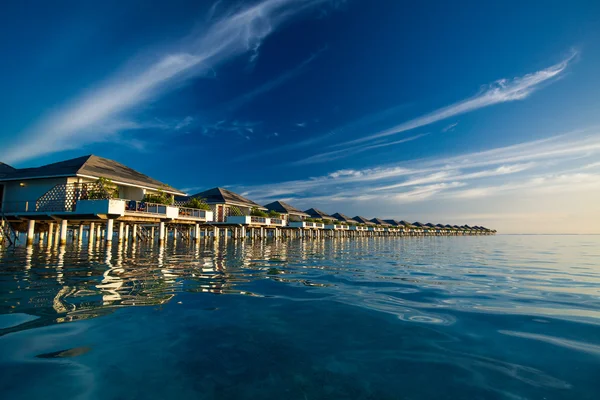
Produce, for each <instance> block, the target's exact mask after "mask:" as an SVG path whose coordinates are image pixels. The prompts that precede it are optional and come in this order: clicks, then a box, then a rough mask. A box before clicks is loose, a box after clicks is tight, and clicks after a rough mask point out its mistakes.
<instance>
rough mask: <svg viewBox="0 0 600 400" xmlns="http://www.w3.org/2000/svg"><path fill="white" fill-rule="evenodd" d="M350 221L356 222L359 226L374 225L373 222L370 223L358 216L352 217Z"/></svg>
mask: <svg viewBox="0 0 600 400" xmlns="http://www.w3.org/2000/svg"><path fill="white" fill-rule="evenodd" d="M352 219H353V220H355V221H356V222H358V223H359V224H365V225H375V223H374V222H371V221H369V220H368V219H366V218H365V217H361V216H360V215H357V216H356V217H354V218H352Z"/></svg>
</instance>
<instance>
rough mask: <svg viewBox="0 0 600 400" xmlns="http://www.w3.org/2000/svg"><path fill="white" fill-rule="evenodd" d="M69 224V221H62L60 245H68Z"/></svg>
mask: <svg viewBox="0 0 600 400" xmlns="http://www.w3.org/2000/svg"><path fill="white" fill-rule="evenodd" d="M67 224H68V221H67V220H66V219H63V220H62V221H60V245H61V246H64V245H65V244H67Z"/></svg>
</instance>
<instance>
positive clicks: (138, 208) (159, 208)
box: [120, 200, 179, 219]
mask: <svg viewBox="0 0 600 400" xmlns="http://www.w3.org/2000/svg"><path fill="white" fill-rule="evenodd" d="M120 201H122V202H124V204H125V215H145V216H152V217H165V218H170V219H176V218H177V217H178V216H179V209H178V208H177V207H173V206H167V205H164V204H156V203H146V202H144V201H135V200H120Z"/></svg>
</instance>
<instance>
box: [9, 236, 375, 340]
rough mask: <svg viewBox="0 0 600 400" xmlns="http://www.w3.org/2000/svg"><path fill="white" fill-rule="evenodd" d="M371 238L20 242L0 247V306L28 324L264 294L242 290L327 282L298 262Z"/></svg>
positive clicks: (314, 261)
mask: <svg viewBox="0 0 600 400" xmlns="http://www.w3.org/2000/svg"><path fill="white" fill-rule="evenodd" d="M382 240H385V239H382ZM361 242H364V243H362V244H361ZM376 242H377V240H373V239H365V240H358V241H357V240H356V239H354V240H349V239H339V240H332V241H328V242H324V241H319V240H315V241H302V240H298V241H238V242H234V241H229V242H223V241H202V242H200V243H198V244H192V245H189V244H187V243H176V244H173V243H170V244H168V245H166V246H160V245H158V244H156V243H141V244H140V243H135V242H133V243H130V244H129V245H128V246H126V245H123V244H119V245H118V246H112V247H111V246H109V247H106V246H105V245H104V244H102V243H100V242H97V243H96V244H95V245H93V246H87V244H85V243H84V244H80V245H78V244H73V245H70V246H60V247H58V246H51V247H45V246H39V245H34V246H27V247H19V248H16V249H11V250H5V251H2V252H0V266H1V267H2V274H1V275H0V276H1V278H2V279H1V280H0V283H1V285H2V293H5V295H3V296H2V298H1V301H0V307H1V314H8V313H23V314H28V315H33V316H37V317H40V319H39V320H36V321H34V322H32V323H31V324H52V323H62V322H70V321H77V320H82V319H88V318H93V317H97V316H101V315H104V314H106V313H110V312H113V311H114V310H115V309H117V308H119V307H128V306H159V305H161V304H165V303H167V302H169V301H171V300H173V298H174V297H175V296H176V295H177V294H178V293H182V292H189V293H194V292H195V293H212V294H242V295H252V296H261V293H255V292H253V291H251V290H245V286H247V287H250V286H252V285H251V283H252V282H254V281H256V280H259V279H270V280H272V281H276V282H281V283H296V284H300V285H305V286H328V284H327V283H319V282H316V281H314V280H309V279H305V278H304V277H303V274H304V273H303V272H302V270H303V269H304V268H305V267H306V268H310V269H312V270H315V269H317V270H318V269H320V268H325V267H323V266H322V265H319V263H321V262H324V260H327V259H328V257H332V256H335V258H336V260H337V262H338V263H339V262H340V261H343V259H344V254H346V253H347V251H346V250H347V247H355V246H363V247H364V248H365V251H368V249H369V248H370V245H369V244H371V246H372V245H375V243H376ZM326 243H327V245H326ZM350 261H351V260H350V257H348V262H350ZM308 264H310V265H308ZM290 267H293V269H294V272H293V274H290ZM252 287H253V288H254V289H255V288H256V287H255V286H252ZM25 325H28V324H25ZM24 328H25V327H24ZM4 333H6V332H4Z"/></svg>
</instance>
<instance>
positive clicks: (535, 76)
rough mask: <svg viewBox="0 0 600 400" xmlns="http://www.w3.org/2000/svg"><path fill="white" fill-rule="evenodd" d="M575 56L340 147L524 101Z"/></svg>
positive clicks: (573, 55)
mask: <svg viewBox="0 0 600 400" xmlns="http://www.w3.org/2000/svg"><path fill="white" fill-rule="evenodd" d="M576 55H577V53H575V52H573V53H572V54H571V55H570V56H569V57H568V58H566V59H565V60H563V61H561V62H559V63H558V64H555V65H552V66H551V67H548V68H546V69H543V70H540V71H537V72H534V73H531V74H528V75H525V76H522V77H517V78H513V79H500V80H498V81H496V82H494V83H493V84H491V85H489V86H488V87H487V88H485V89H483V90H482V91H481V93H479V94H477V95H476V96H474V97H471V98H469V99H466V100H462V101H459V102H458V103H454V104H451V105H449V106H446V107H443V108H440V109H438V110H435V111H433V112H431V113H429V114H426V115H423V116H420V117H418V118H415V119H412V120H409V121H406V122H402V123H401V124H398V125H395V126H393V127H391V128H388V129H385V130H382V131H379V132H377V133H374V134H370V135H367V136H364V137H361V138H359V139H355V140H351V141H348V142H345V143H341V144H340V145H354V144H358V143H364V142H367V141H371V140H374V139H379V138H383V137H387V136H391V135H396V134H399V133H402V132H406V131H409V130H412V129H416V128H420V127H423V126H426V125H430V124H433V123H435V122H438V121H442V120H445V119H448V118H451V117H455V116H457V115H461V114H465V113H468V112H471V111H475V110H478V109H481V108H484V107H489V106H491V105H494V104H499V103H506V102H510V101H516V100H523V99H526V98H527V97H529V95H531V94H532V93H533V92H534V91H536V90H537V89H539V88H540V86H541V85H542V84H543V83H547V82H549V81H551V80H552V79H555V78H557V77H559V76H560V75H561V74H562V73H563V72H564V71H565V69H566V68H567V66H568V65H569V62H571V60H573V58H574V57H575V56H576Z"/></svg>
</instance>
